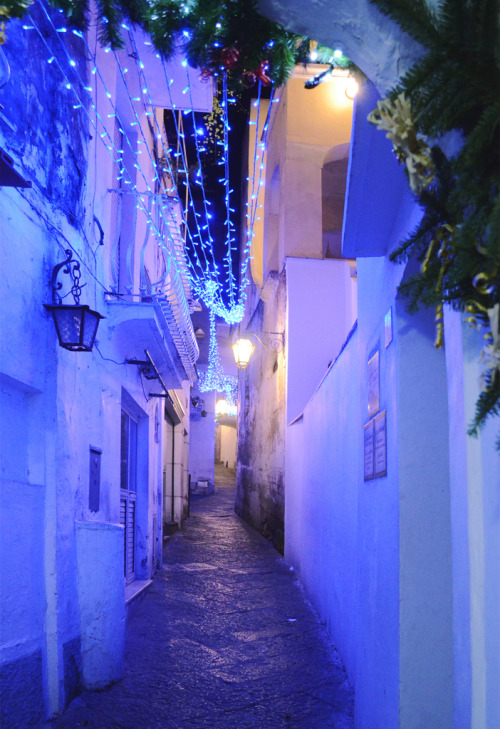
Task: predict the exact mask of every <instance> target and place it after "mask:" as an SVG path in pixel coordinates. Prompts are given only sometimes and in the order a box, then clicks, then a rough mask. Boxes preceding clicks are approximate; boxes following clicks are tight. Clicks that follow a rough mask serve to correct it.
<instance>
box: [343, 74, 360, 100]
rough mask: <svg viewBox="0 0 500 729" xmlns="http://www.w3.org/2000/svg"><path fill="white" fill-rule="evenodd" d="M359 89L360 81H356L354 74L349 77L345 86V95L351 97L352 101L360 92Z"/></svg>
mask: <svg viewBox="0 0 500 729" xmlns="http://www.w3.org/2000/svg"><path fill="white" fill-rule="evenodd" d="M358 91H359V84H358V82H357V81H356V79H355V78H354V77H353V76H349V78H348V79H347V83H346V86H345V95H346V96H347V98H348V99H350V100H351V101H352V100H353V99H354V97H355V96H356V94H357V93H358Z"/></svg>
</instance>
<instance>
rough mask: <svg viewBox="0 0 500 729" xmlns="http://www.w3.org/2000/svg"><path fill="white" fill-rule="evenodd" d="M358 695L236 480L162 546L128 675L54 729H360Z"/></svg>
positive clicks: (221, 481) (132, 628) (140, 608)
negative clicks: (241, 514) (242, 515)
mask: <svg viewBox="0 0 500 729" xmlns="http://www.w3.org/2000/svg"><path fill="white" fill-rule="evenodd" d="M353 726H354V723H353V692H352V689H351V687H350V685H349V682H348V680H347V677H346V674H345V671H344V668H343V666H342V664H341V661H340V659H339V656H338V654H337V652H336V651H335V648H334V647H333V646H332V645H331V643H330V641H329V640H328V637H327V634H326V631H325V628H324V626H323V625H321V624H320V623H319V621H318V619H317V616H316V615H315V613H314V611H313V610H312V608H311V606H310V604H309V603H308V601H307V600H306V599H305V597H304V593H303V591H302V588H301V586H300V583H299V581H298V579H297V577H296V575H295V573H294V572H293V570H291V569H290V568H289V566H288V565H287V563H286V562H285V561H284V560H283V559H282V558H281V556H280V555H279V554H278V553H277V552H276V551H275V550H274V548H273V547H272V545H271V544H270V543H269V542H267V541H266V540H265V539H264V538H263V537H262V536H261V535H260V534H258V533H257V532H255V531H253V530H252V529H251V528H250V527H248V525H246V524H244V523H243V522H242V521H241V520H240V519H239V518H238V517H237V516H236V515H235V513H234V483H232V482H231V478H230V477H229V478H228V477H227V473H225V472H224V469H220V470H219V471H218V473H216V489H215V493H214V494H213V495H212V496H207V497H205V498H203V499H198V500H196V501H195V502H193V503H192V505H191V516H190V518H189V519H188V520H187V521H186V522H185V525H184V528H183V530H182V531H179V532H177V533H176V534H174V535H173V536H172V537H171V538H170V540H169V541H168V543H167V545H166V547H165V550H164V564H163V566H162V568H161V569H160V570H159V571H158V572H157V574H156V575H155V578H154V581H153V584H152V585H151V587H150V588H149V590H148V592H147V593H146V594H145V595H143V596H142V597H141V600H140V602H139V603H138V604H137V605H136V606H134V611H133V612H132V614H131V616H130V618H129V620H128V623H127V644H126V654H125V676H124V678H123V680H121V681H119V682H117V683H116V684H114V685H113V686H111V687H110V688H109V689H107V690H105V691H101V692H85V693H84V694H82V695H81V696H79V697H77V698H76V699H75V700H74V701H73V702H72V704H71V705H70V706H69V707H68V709H67V710H66V712H65V713H64V714H62V715H61V716H59V717H57V718H56V719H54V720H52V721H51V722H48V723H47V725H46V729H79V728H80V727H82V728H83V727H86V728H87V729H352V728H353Z"/></svg>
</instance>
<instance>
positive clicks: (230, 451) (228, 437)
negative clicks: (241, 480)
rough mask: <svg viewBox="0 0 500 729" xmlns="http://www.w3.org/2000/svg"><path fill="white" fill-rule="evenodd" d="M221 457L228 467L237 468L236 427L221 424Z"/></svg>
mask: <svg viewBox="0 0 500 729" xmlns="http://www.w3.org/2000/svg"><path fill="white" fill-rule="evenodd" d="M220 438H221V445H220V459H221V461H222V462H223V463H224V465H225V464H226V463H227V464H228V468H233V469H234V468H236V428H232V427H230V426H229V425H221V426H220Z"/></svg>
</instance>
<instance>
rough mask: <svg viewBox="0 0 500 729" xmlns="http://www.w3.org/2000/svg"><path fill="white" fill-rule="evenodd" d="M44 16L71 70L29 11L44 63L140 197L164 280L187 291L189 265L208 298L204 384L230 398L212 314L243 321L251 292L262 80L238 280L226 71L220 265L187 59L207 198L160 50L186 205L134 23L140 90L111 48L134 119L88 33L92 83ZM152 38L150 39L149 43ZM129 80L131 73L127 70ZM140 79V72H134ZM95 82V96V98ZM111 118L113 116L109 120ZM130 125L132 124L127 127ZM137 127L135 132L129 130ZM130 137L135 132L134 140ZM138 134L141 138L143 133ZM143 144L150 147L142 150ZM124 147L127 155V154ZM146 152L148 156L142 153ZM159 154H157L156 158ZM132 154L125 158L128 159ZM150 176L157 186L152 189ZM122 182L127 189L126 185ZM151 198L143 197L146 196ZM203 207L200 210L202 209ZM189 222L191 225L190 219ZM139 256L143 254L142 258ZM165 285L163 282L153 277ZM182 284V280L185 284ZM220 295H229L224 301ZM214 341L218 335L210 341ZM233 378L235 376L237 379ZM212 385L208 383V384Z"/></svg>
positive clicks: (262, 135) (263, 138)
mask: <svg viewBox="0 0 500 729" xmlns="http://www.w3.org/2000/svg"><path fill="white" fill-rule="evenodd" d="M40 5H41V7H42V9H43V12H44V14H45V17H46V18H47V21H48V23H49V24H50V26H52V29H53V30H54V35H55V36H56V37H57V38H58V43H59V44H60V45H61V47H62V48H63V49H64V54H65V57H66V61H67V64H68V68H67V69H65V68H64V67H63V63H62V60H61V57H60V54H59V56H58V57H56V56H55V55H54V52H53V50H52V49H51V48H50V46H49V44H48V43H47V40H46V34H42V32H41V31H40V29H39V28H38V27H37V25H36V23H35V22H34V21H33V19H32V18H31V17H30V18H29V19H30V21H31V22H32V25H31V26H29V27H30V29H33V30H35V31H36V32H37V33H38V35H39V37H40V39H41V40H42V43H43V44H44V46H45V48H46V49H47V51H48V59H47V63H48V64H49V65H51V66H52V67H54V68H57V69H58V70H59V72H60V73H61V75H62V78H63V79H64V82H65V86H66V88H67V89H68V91H71V93H73V94H74V97H75V103H74V104H73V107H74V109H75V110H80V109H81V112H80V113H83V114H84V115H85V116H86V117H87V119H88V121H89V123H90V125H91V127H92V128H93V129H94V130H95V132H96V137H99V138H100V139H101V141H102V143H103V144H104V147H105V149H106V152H107V154H109V156H110V158H111V160H112V162H113V164H114V165H115V166H116V169H117V180H118V181H119V182H120V190H119V191H117V193H119V194H125V193H130V194H131V195H132V196H133V198H134V201H135V205H136V208H137V210H138V211H140V212H142V214H143V215H144V216H145V220H146V239H145V243H146V242H147V238H148V235H149V231H151V232H152V234H153V235H154V238H155V240H156V242H157V244H158V246H159V248H160V250H161V252H162V256H163V258H164V261H165V268H166V272H165V274H164V275H163V277H162V281H163V280H166V278H167V276H170V277H171V278H173V279H175V280H177V281H181V282H185V283H184V291H185V292H186V293H187V294H188V295H189V287H188V286H187V283H186V279H185V265H187V266H188V270H189V278H190V281H191V285H192V287H193V293H194V294H195V295H196V297H197V298H200V299H201V300H203V301H204V303H205V304H206V305H207V307H208V308H209V310H210V316H211V322H213V326H212V325H211V327H212V328H211V332H212V333H211V343H210V356H209V369H208V371H207V373H206V375H205V376H204V383H203V386H204V387H205V389H218V390H219V391H223V392H226V393H227V394H228V397H230V394H229V392H230V390H231V387H233V389H234V382H232V381H231V382H232V384H231V382H230V380H229V379H228V378H226V376H225V375H224V373H223V369H222V365H221V363H220V355H219V352H218V347H217V340H216V336H215V316H216V315H218V316H221V317H223V318H224V319H225V320H226V321H227V322H228V323H230V324H233V323H237V322H239V321H241V319H242V318H243V313H244V306H245V302H246V298H247V287H248V283H249V265H248V264H249V260H250V250H251V245H252V241H253V238H254V236H255V232H254V226H255V223H256V221H257V219H258V218H257V211H258V209H259V208H260V205H259V204H258V196H259V190H260V187H261V185H262V184H263V182H262V174H263V169H264V155H265V152H266V142H267V134H268V129H269V113H268V117H267V120H266V122H265V124H264V127H263V130H262V132H260V112H261V109H260V103H261V83H260V82H259V86H258V97H257V101H256V102H255V103H256V105H257V117H256V121H255V122H254V121H252V122H250V123H251V124H255V125H256V136H255V153H254V164H253V172H252V177H251V178H250V179H249V186H250V183H251V195H250V200H249V201H247V204H246V210H247V235H246V240H245V243H244V245H243V247H242V250H241V261H240V282H239V286H238V281H237V280H236V278H235V276H234V273H233V256H232V252H233V251H234V250H236V248H235V226H234V223H233V221H232V219H231V213H234V212H235V210H233V209H232V207H231V195H232V192H233V190H232V189H231V185H230V180H229V152H230V150H229V131H230V127H229V120H228V107H229V102H230V99H229V98H228V90H227V81H226V77H225V73H222V74H221V75H222V88H223V92H222V95H223V98H222V103H221V106H222V111H223V114H222V124H223V141H222V142H220V143H218V144H219V145H220V147H221V148H222V157H221V158H220V161H219V164H220V165H221V167H223V169H224V172H223V175H222V177H221V178H220V180H219V183H220V184H221V185H222V187H223V190H224V200H225V209H226V214H225V223H224V228H225V241H224V244H225V254H224V257H223V261H222V267H221V269H222V270H220V271H219V265H218V263H217V261H216V258H215V254H214V239H213V237H212V234H211V230H210V222H209V221H210V218H211V214H210V205H211V202H210V201H209V200H208V199H207V195H206V188H205V183H204V179H203V173H202V166H201V147H200V143H199V139H198V127H197V124H196V117H195V112H194V108H193V95H192V86H191V78H190V73H189V69H188V67H187V62H186V61H183V62H182V65H183V66H184V68H185V69H186V76H187V85H186V87H185V88H184V90H183V92H184V93H185V94H188V93H189V96H188V98H189V104H190V106H189V108H188V109H187V110H186V111H185V112H184V113H188V114H191V118H192V122H193V133H194V140H195V148H196V158H197V163H198V174H197V179H196V182H195V183H194V184H196V185H197V186H198V188H199V190H200V191H201V196H202V202H199V201H198V202H197V201H196V200H195V195H194V194H193V189H192V184H193V183H191V181H190V179H189V175H188V169H189V164H188V160H187V153H186V150H185V145H184V144H183V143H182V140H183V139H184V134H183V132H182V130H181V129H180V128H179V124H178V121H177V118H176V113H175V110H176V107H175V104H174V102H173V99H172V93H171V84H172V83H174V80H173V79H169V78H168V74H167V68H166V64H165V61H164V59H163V58H161V57H160V56H159V54H156V55H157V57H158V58H159V60H160V61H161V63H162V67H163V72H164V75H165V80H166V89H167V92H168V96H169V100H170V105H171V108H172V112H173V120H174V124H175V129H176V133H177V137H178V139H179V141H180V142H181V143H180V148H179V151H178V152H177V153H176V155H175V156H176V157H177V159H179V157H180V158H181V162H180V164H179V166H180V167H182V166H183V168H184V172H185V174H186V188H187V195H188V204H187V207H186V208H184V206H183V205H182V203H181V200H180V195H179V192H178V189H177V184H176V178H175V174H174V171H173V168H172V164H171V160H172V158H173V156H174V154H173V150H172V149H170V148H169V143H168V140H167V139H166V137H165V132H164V131H163V132H162V129H163V123H162V124H160V123H159V121H158V118H157V115H156V112H155V108H154V106H153V101H152V96H151V93H150V89H149V86H148V83H147V78H146V71H145V65H144V63H143V62H142V60H141V58H140V53H139V49H138V47H137V42H136V38H135V36H134V35H133V33H132V31H131V30H130V28H128V27H127V26H125V25H124V28H125V30H127V31H128V32H129V43H130V48H131V49H132V50H133V54H132V53H131V54H130V55H132V56H133V58H135V63H136V67H137V68H136V70H137V74H138V77H139V82H140V90H141V91H140V93H137V91H135V90H134V91H131V87H130V86H129V83H128V82H127V74H128V69H127V68H123V66H122V63H123V60H122V61H120V59H121V58H122V57H121V55H120V54H118V53H116V52H114V51H113V55H114V59H115V62H116V66H117V70H118V73H119V77H120V78H121V81H122V83H123V86H124V89H125V93H126V96H127V97H128V104H129V105H130V109H131V111H132V117H131V118H132V121H127V123H126V124H125V119H122V118H120V115H119V112H118V109H117V106H116V104H115V102H114V101H113V94H112V93H111V92H110V90H109V89H108V88H107V86H106V83H105V80H104V75H103V74H102V73H101V70H100V68H99V64H98V62H97V58H96V56H95V55H94V54H93V53H92V51H91V49H90V47H89V45H88V43H87V40H86V37H85V34H83V33H81V32H79V31H73V33H74V35H75V36H77V37H79V38H80V39H81V40H82V42H83V44H84V45H85V47H86V54H87V60H88V62H90V63H91V64H92V65H91V68H90V78H91V79H93V84H90V83H89V82H88V81H84V80H83V79H82V78H81V77H80V75H79V73H78V66H77V63H76V61H75V60H74V59H73V58H71V56H70V54H69V53H68V50H67V48H66V45H65V43H64V36H65V34H64V33H62V32H59V31H60V29H58V28H56V27H55V26H54V24H53V21H52V19H51V17H50V15H49V13H48V12H47V10H46V8H45V5H44V3H43V2H40ZM146 44H147V43H146ZM104 52H105V53H110V52H111V49H105V51H104ZM129 78H131V77H130V76H129ZM134 78H135V77H134ZM94 86H95V94H96V100H95V101H94ZM100 87H102V93H103V94H104V96H105V101H106V103H108V104H109V113H105V112H102V113H100V112H99V111H98V109H97V93H98V88H100ZM273 94H274V91H272V93H271V100H270V105H269V109H270V108H271V104H272V103H274V102H275V101H277V100H276V99H274V98H273ZM138 105H139V106H138ZM110 120H112V122H111V121H110ZM110 123H112V124H113V127H112V129H111V130H110V129H108V124H110ZM115 124H116V125H117V128H118V129H119V131H120V133H121V135H122V136H121V141H120V143H119V144H118V146H117V143H116V141H115ZM129 124H130V129H129V128H128V127H129ZM148 128H149V134H150V136H151V138H152V139H151V140H148V138H147V137H146V134H145V132H146V131H147V129H148ZM132 130H133V132H134V134H133V135H132ZM132 136H133V138H132ZM138 138H139V139H138ZM152 141H154V144H155V145H156V147H157V148H158V147H161V149H162V151H163V158H161V159H160V158H159V155H158V153H157V152H156V151H155V152H153V153H152V144H151V142H152ZM144 147H145V149H143V148H144ZM125 150H127V154H126V155H125ZM143 152H145V154H143ZM139 155H143V158H145V157H147V158H148V161H149V163H150V165H151V169H152V177H150V176H149V173H148V174H145V169H146V168H145V167H144V161H145V160H144V159H143V161H142V164H141V158H140V157H139ZM153 155H154V156H153ZM127 159H128V160H129V161H128V162H127V161H126V160H127ZM257 165H258V179H257ZM162 172H164V173H168V175H169V178H170V180H169V182H168V184H167V187H168V189H165V188H164V187H162V182H163V180H162V174H161V173H162ZM137 178H139V179H141V180H142V181H143V184H144V192H139V190H138V187H137V182H136V180H137ZM151 179H152V184H153V186H154V189H152V187H151ZM122 188H123V189H122ZM144 198H146V200H145V199H144ZM146 201H147V204H146ZM174 204H175V205H176V206H178V207H179V212H180V213H181V223H180V225H179V222H178V219H177V218H176V214H175V212H174ZM200 205H201V208H200V207H198V206H200ZM190 220H191V221H192V224H190V223H189V221H190ZM181 226H183V227H184V229H185V232H186V235H187V238H188V240H189V246H190V248H189V250H190V255H186V250H185V246H184V236H183V233H182V232H181ZM165 237H166V238H168V241H169V243H168V245H166V242H165ZM144 251H145V244H144V245H143V248H142V251H141V256H142V257H143V256H144ZM141 260H142V259H141ZM156 283H161V282H156ZM181 288H182V283H181ZM223 294H224V296H225V297H226V301H228V304H226V303H225V300H224V298H223ZM172 306H173V307H174V308H176V310H180V309H185V310H187V302H186V300H184V301H183V302H180V301H174V302H172ZM212 340H213V341H212ZM233 379H234V378H233ZM208 384H210V385H211V387H210V388H208V387H207V385H208Z"/></svg>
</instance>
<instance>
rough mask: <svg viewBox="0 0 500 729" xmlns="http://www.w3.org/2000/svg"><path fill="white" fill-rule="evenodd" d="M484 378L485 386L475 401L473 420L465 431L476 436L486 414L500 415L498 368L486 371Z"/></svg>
mask: <svg viewBox="0 0 500 729" xmlns="http://www.w3.org/2000/svg"><path fill="white" fill-rule="evenodd" d="M484 379H485V388H484V389H483V391H482V392H481V394H480V395H479V398H478V400H477V402H476V412H475V415H474V420H473V421H472V423H471V424H470V426H469V429H468V431H467V433H468V434H469V435H475V436H477V435H478V434H479V431H480V430H481V428H482V427H483V426H484V424H485V422H486V420H487V418H488V416H490V415H500V373H499V372H498V370H495V371H494V373H493V374H492V373H491V371H490V372H487V373H486V374H485V376H484Z"/></svg>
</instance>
